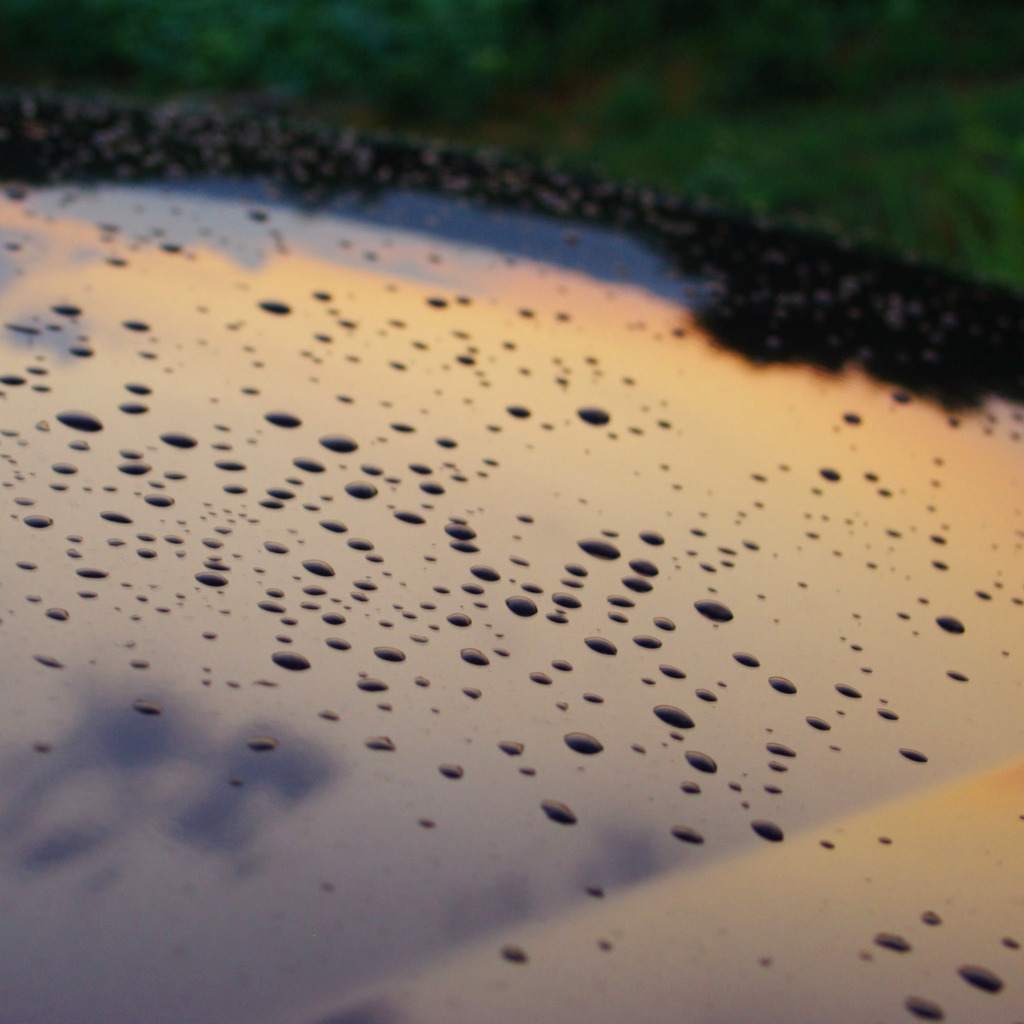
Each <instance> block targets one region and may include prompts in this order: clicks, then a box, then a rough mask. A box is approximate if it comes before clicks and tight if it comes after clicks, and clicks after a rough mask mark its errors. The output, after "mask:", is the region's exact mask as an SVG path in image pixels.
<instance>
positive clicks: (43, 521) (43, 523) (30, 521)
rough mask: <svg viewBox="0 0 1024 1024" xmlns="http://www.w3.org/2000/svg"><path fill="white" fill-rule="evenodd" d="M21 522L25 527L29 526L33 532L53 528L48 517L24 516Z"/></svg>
mask: <svg viewBox="0 0 1024 1024" xmlns="http://www.w3.org/2000/svg"><path fill="white" fill-rule="evenodd" d="M22 521H23V522H24V523H25V525H26V526H31V527H32V529H34V530H45V529H46V527H48V526H53V520H52V519H51V518H50V517H49V516H40V515H32V516H25V518H24V520H22Z"/></svg>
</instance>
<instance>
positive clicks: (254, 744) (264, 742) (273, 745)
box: [246, 736, 277, 751]
mask: <svg viewBox="0 0 1024 1024" xmlns="http://www.w3.org/2000/svg"><path fill="white" fill-rule="evenodd" d="M246 745H247V746H248V747H249V749H250V750H257V751H267V750H276V749H277V740H275V739H274V737H273V736H252V737H250V738H249V739H248V740H247V741H246Z"/></svg>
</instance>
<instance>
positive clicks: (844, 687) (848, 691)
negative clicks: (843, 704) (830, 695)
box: [836, 683, 861, 700]
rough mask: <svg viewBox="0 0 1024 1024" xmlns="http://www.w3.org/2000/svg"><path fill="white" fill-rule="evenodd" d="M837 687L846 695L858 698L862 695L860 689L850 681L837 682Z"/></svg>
mask: <svg viewBox="0 0 1024 1024" xmlns="http://www.w3.org/2000/svg"><path fill="white" fill-rule="evenodd" d="M836 689H837V690H838V691H839V692H840V693H841V694H842V695H843V696H844V697H852V698H853V699H855V700H856V699H859V698H860V696H861V692H860V690H858V689H856V688H855V687H853V686H850V685H849V684H848V683H836Z"/></svg>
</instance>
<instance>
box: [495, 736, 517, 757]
mask: <svg viewBox="0 0 1024 1024" xmlns="http://www.w3.org/2000/svg"><path fill="white" fill-rule="evenodd" d="M498 749H499V750H502V751H504V752H505V753H506V754H508V756H509V757H518V756H519V755H520V754H521V753H522V752H523V745H522V743H516V742H515V740H502V741H501V742H500V743H499V744H498Z"/></svg>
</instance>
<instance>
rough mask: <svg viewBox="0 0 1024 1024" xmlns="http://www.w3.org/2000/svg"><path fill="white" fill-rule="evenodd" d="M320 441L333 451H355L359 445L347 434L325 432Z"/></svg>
mask: <svg viewBox="0 0 1024 1024" xmlns="http://www.w3.org/2000/svg"><path fill="white" fill-rule="evenodd" d="M320 443H321V444H322V445H323V446H324V447H325V448H327V449H329V450H330V451H332V452H340V453H342V454H344V453H346V452H354V451H355V450H356V449H357V448H358V447H359V445H358V444H356V442H355V441H353V440H352V438H351V437H348V436H347V435H345V434H325V435H324V436H323V437H321V438H320Z"/></svg>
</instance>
